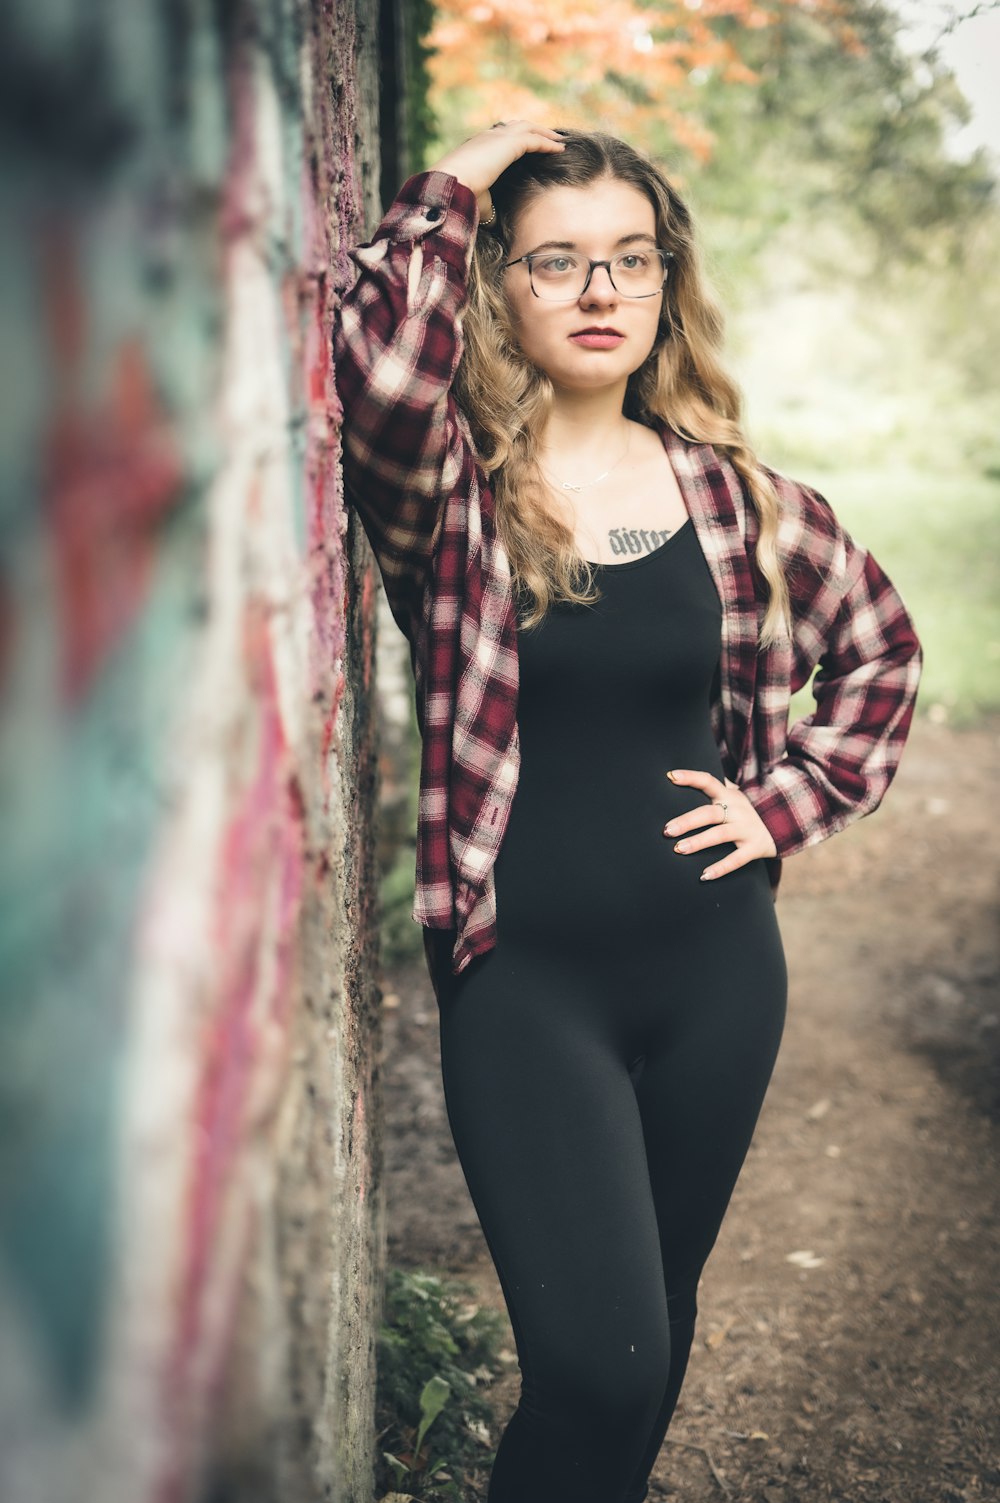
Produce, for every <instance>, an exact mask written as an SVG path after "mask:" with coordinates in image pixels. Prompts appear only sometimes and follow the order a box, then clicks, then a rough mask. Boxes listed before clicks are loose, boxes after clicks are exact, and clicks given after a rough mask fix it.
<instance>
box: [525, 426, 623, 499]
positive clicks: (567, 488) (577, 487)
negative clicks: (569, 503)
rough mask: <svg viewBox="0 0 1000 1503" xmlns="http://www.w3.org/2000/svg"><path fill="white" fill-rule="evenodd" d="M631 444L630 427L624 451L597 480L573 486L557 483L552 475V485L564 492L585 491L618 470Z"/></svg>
mask: <svg viewBox="0 0 1000 1503" xmlns="http://www.w3.org/2000/svg"><path fill="white" fill-rule="evenodd" d="M631 442H632V429H631V427H630V428H629V430H628V438H627V439H626V440H625V448H624V451H623V452H622V453H621V454H619V456H618V458H617V459H616V460H615V462H614V464H613V465H612V466H611V469H608V470H605V471H604V474H603V475H598V477H597V480H584V481H583V482H582V483H581V484H580V485H573V484H572V482H571V481H569V480H558V481H557V480H556V478H555V476H554V475H553V476H552V477H551V479H552V482H553V484H556V485H558V486H559V487H560V488H561V489H562V490H564V491H582V490H586V489H587V487H588V486H591V485H597V484H598V482H599V481H601V480H604V479H606V478H607V476H608V475H610V474H611V470H616V469H617V468H618V466H619V465H620V464H621V462H622V460H623V459H624V458H625V455H626V454H627V453H628V448H629V444H630V443H631ZM539 464H540V465H541V461H540V460H539ZM541 467H542V468H543V469H544V468H545V467H544V465H542V466H541Z"/></svg>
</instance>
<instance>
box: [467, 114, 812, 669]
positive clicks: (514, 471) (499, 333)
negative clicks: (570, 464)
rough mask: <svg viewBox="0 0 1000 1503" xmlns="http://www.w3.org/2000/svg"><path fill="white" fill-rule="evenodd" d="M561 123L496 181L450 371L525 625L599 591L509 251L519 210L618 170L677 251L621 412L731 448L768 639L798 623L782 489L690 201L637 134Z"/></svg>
mask: <svg viewBox="0 0 1000 1503" xmlns="http://www.w3.org/2000/svg"><path fill="white" fill-rule="evenodd" d="M563 134H564V136H565V139H566V146H565V148H564V149H563V150H562V151H561V152H559V153H558V154H555V153H542V152H528V153H526V154H525V155H524V156H523V157H521V158H519V159H518V161H516V162H514V163H513V164H512V165H511V166H510V167H508V168H507V169H506V170H505V171H504V172H503V173H501V174H500V176H499V177H498V178H497V180H496V182H495V183H494V185H493V187H492V188H491V190H490V194H491V197H492V199H493V203H494V205H495V207H496V220H495V222H494V223H493V224H491V225H490V226H489V228H482V229H481V231H480V233H479V234H478V235H477V237H476V244H475V247H474V250H473V255H472V264H471V268H470V276H469V295H468V301H467V304H466V308H465V311H464V314H463V334H464V347H463V352H462V358H461V360H460V362H459V366H458V370H457V371H456V373H455V382H454V391H455V396H456V399H457V401H458V403H459V405H460V407H461V408H462V410H463V412H464V413H465V415H466V417H467V419H468V422H469V426H470V428H471V431H472V436H473V438H474V440H475V443H476V448H477V452H478V454H479V458H480V461H481V463H482V465H483V467H484V469H485V471H486V473H487V475H488V476H489V477H490V484H491V486H492V488H493V493H494V497H495V499H496V525H497V531H498V533H499V536H500V541H501V543H502V544H503V547H504V548H505V550H506V552H507V555H508V558H509V561H510V566H511V574H512V578H513V581H514V587H515V594H516V596H518V597H519V599H520V602H521V605H522V607H523V609H522V613H521V616H520V618H519V619H520V621H521V625H522V626H523V627H525V628H527V627H531V626H535V625H537V624H538V623H539V622H540V621H541V620H543V619H544V616H545V614H546V612H547V610H548V608H549V606H550V605H552V604H554V603H555V602H556V601H560V600H564V601H568V602H573V603H576V604H581V605H589V604H592V603H594V602H595V601H596V600H598V599H600V593H599V591H598V590H597V587H596V584H595V582H594V574H593V570H592V569H591V568H590V565H589V564H588V562H587V560H586V559H583V558H581V556H580V554H579V552H578V550H577V547H576V542H575V538H574V536H573V533H572V530H571V529H570V527H569V526H567V525H566V523H565V522H563V521H561V520H560V519H559V518H558V517H557V516H556V515H555V514H554V511H553V509H552V507H551V504H550V503H549V502H547V501H546V482H545V479H544V477H543V475H542V473H541V470H540V468H539V464H538V439H539V435H540V434H541V433H542V431H543V429H544V427H545V423H546V420H547V418H548V414H549V412H550V411H551V407H552V402H553V387H552V383H551V381H550V380H549V378H548V376H546V374H545V372H544V371H542V370H539V369H538V367H537V366H535V365H534V364H532V362H531V361H529V360H528V359H527V357H526V356H525V355H524V354H523V353H522V352H521V350H520V348H519V345H518V342H517V337H516V334H515V331H514V327H513V324H512V322H511V318H510V314H509V311H508V308H507V304H506V300H505V295H504V289H503V263H504V262H505V261H506V260H508V259H509V255H510V248H511V245H512V243H513V234H512V227H513V226H514V224H515V223H516V220H517V216H518V213H519V212H520V211H521V210H522V209H523V208H524V207H525V206H526V205H527V204H528V203H529V202H532V201H534V199H536V198H537V197H539V196H540V195H541V194H543V193H544V192H545V190H546V188H548V187H552V186H557V185H567V186H569V187H574V188H579V187H585V186H586V185H587V184H589V183H592V182H594V181H596V180H598V179H603V178H617V179H618V180H619V181H621V182H624V183H628V184H630V185H631V186H633V187H635V188H637V189H638V190H639V191H640V192H642V193H644V194H645V195H646V197H647V198H648V199H649V201H650V203H651V204H652V205H653V209H654V212H655V215H656V236H657V244H658V245H662V246H663V247H664V249H667V250H671V251H672V252H673V255H674V259H673V261H672V262H671V265H670V276H669V277H668V279H667V284H666V289H665V296H664V298H663V304H662V309H661V313H660V321H659V324H658V327H657V332H656V337H655V340H654V343H653V347H652V349H651V351H650V353H649V355H648V356H647V358H646V360H645V361H644V362H643V364H642V365H641V366H640V367H639V368H638V369H637V370H635V371H633V372H632V374H631V375H630V377H629V379H628V384H627V387H626V393H625V400H624V403H623V415H624V416H625V417H627V418H631V419H633V420H635V421H637V422H643V423H646V424H647V426H652V425H653V420H655V419H656V418H660V419H662V420H665V421H666V422H667V423H668V424H669V425H670V426H671V427H672V428H673V429H674V430H675V431H676V432H677V433H678V434H680V436H681V437H683V438H687V439H689V440H691V441H693V442H696V443H708V444H712V445H714V446H716V447H718V448H721V449H724V450H725V451H726V453H727V454H728V456H729V458H730V459H731V461H732V463H733V465H734V466H735V468H736V470H737V471H738V473H739V475H740V477H741V480H742V482H743V484H744V486H745V489H746V490H747V491H748V492H749V494H750V496H751V498H752V501H753V504H754V507H755V509H756V512H757V516H758V518H759V524H760V527H759V536H758V539H757V543H756V564H757V569H758V571H759V573H760V575H761V577H762V578H763V580H764V581H765V584H766V588H767V594H768V603H767V608H766V611H765V614H764V618H763V622H762V625H761V631H760V637H759V646H760V647H766V646H769V645H770V644H771V643H772V642H774V641H776V640H778V639H779V638H780V637H782V636H784V635H786V634H788V633H789V632H790V627H791V609H790V603H789V592H788V585H787V582H786V580H785V577H784V572H783V570H782V567H781V562H780V558H779V554H778V547H777V532H778V521H779V510H780V507H779V501H778V496H777V493H776V491H775V489H774V486H773V485H772V483H771V481H770V479H769V478H768V475H767V473H765V471H764V469H763V468H762V467H761V466H760V465H759V463H758V462H757V460H756V458H755V456H754V454H753V452H752V451H751V448H750V445H749V443H748V441H747V438H746V435H745V434H744V431H743V427H742V422H741V416H742V406H743V401H742V394H741V392H740V390H739V388H738V386H737V385H736V383H735V382H734V381H733V380H732V378H731V377H730V376H729V375H728V374H727V373H726V371H725V370H724V369H723V366H722V364H721V362H720V359H719V351H720V349H721V347H722V337H723V317H722V313H721V311H720V309H719V306H718V304H717V302H716V300H715V297H714V295H713V293H712V291H711V289H710V288H709V286H708V283H707V281H706V278H705V274H704V271H703V267H702V256H701V251H700V248H699V246H698V244H697V241H696V239H695V234H694V227H693V224H692V219H691V214H690V212H689V210H688V208H687V206H686V204H685V203H684V201H683V200H682V199H681V197H680V195H679V194H678V193H677V191H676V189H674V188H673V187H672V185H671V184H670V183H669V182H668V181H667V179H666V177H665V176H664V174H663V173H662V171H661V170H660V169H659V168H658V167H657V166H656V164H655V163H654V162H652V161H651V160H649V159H648V158H646V157H644V156H643V155H642V154H641V153H640V152H638V151H637V150H636V149H635V148H634V147H632V146H630V145H629V144H628V143H627V142H625V141H622V140H620V139H619V138H618V137H616V136H610V135H607V134H605V133H603V132H599V131H592V132H585V131H578V130H567V131H565V132H564V133H563Z"/></svg>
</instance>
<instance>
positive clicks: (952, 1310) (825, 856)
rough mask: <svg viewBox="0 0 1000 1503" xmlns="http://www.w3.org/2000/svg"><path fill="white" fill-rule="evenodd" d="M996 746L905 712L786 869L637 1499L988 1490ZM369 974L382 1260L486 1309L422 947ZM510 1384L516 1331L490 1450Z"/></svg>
mask: <svg viewBox="0 0 1000 1503" xmlns="http://www.w3.org/2000/svg"><path fill="white" fill-rule="evenodd" d="M998 753H1000V717H997V718H993V719H991V720H989V721H988V722H986V723H985V724H983V725H981V726H980V727H977V728H976V729H973V730H955V729H951V728H949V727H948V726H947V725H942V724H934V723H932V721H930V720H928V719H927V718H923V719H920V720H918V721H917V723H916V724H915V725H914V727H913V730H912V732H911V735H910V739H909V741H908V743H907V747H906V750H905V752H904V755H903V761H902V764H901V766H900V769H899V772H898V774H897V776H896V779H895V781H894V783H893V785H892V787H891V788H890V790H889V793H888V794H887V796H886V798H885V801H884V803H883V805H882V807H881V808H880V809H879V810H878V811H876V813H875V814H874V815H870V816H868V817H867V818H865V819H862V820H859V821H857V822H856V823H855V824H854V825H852V826H850V827H849V828H848V829H847V830H845V831H843V832H842V833H841V834H839V835H837V836H835V837H833V838H832V839H830V840H828V841H825V842H823V843H822V844H820V845H818V846H815V847H813V848H812V849H810V850H808V851H804V852H801V853H800V854H798V855H797V856H794V857H792V858H790V859H789V860H788V861H786V862H785V865H784V872H783V876H782V883H781V888H780V892H779V896H778V914H779V921H780V925H781V931H782V935H783V938H784V942H785V949H786V954H787V957H788V965H789V977H790V990H789V1009H788V1018H787V1022H786V1026H785V1034H784V1038H783V1040H782V1046H781V1053H780V1055H779V1058H778V1063H777V1066H776V1069H775V1073H774V1077H773V1080H772V1083H771V1087H770V1090H769V1093H768V1096H767V1099H766V1101H765V1104H764V1109H763V1112H762V1114H761V1117H760V1120H759V1123H758V1126H757V1131H756V1134H755V1137H754V1141H753V1144H752V1145H751V1148H750V1152H749V1155H748V1157H747V1160H746V1163H745V1165H744V1168H743V1172H742V1175H741V1178H740V1181H739V1183H738V1185H737V1188H736V1192H735V1195H734V1197H733V1200H732V1203H731V1205H730V1209H729V1212H728V1215H727V1218H726V1222H725V1224H724V1226H723V1230H722V1233H721V1236H720V1238H719V1241H718V1243H717V1244H716V1247H715V1249H714V1251H713V1253H712V1255H711V1258H710V1259H709V1262H708V1265H707V1267H706V1270H705V1273H704V1275H703V1278H702V1283H701V1287H700V1291H699V1306H700V1314H699V1324H698V1331H697V1333H696V1336H695V1345H694V1349H693V1352H692V1356H691V1362H690V1366H689V1369H688V1375H687V1378H686V1381H685V1385H684V1389H683V1392H682V1394H681V1399H680V1403H679V1405H678V1408H677V1411H676V1414H675V1416H674V1420H673V1423H672V1425H671V1428H670V1431H669V1433H668V1437H667V1440H666V1442H665V1443H664V1446H663V1449H662V1451H661V1453H660V1458H659V1461H658V1463H657V1466H656V1469H655V1471H654V1474H653V1480H652V1483H651V1487H650V1498H651V1500H657V1499H663V1498H666V1499H683V1500H684V1503H716V1500H719V1499H723V1498H726V1497H729V1498H733V1499H740V1500H755V1503H756V1500H760V1503H806V1500H808V1503H830V1500H838V1503H840V1500H850V1503H966V1500H975V1503H979V1500H984V1499H1000V1421H998V1395H1000V1313H998V1298H997V1287H996V1281H997V1271H998V1266H1000V1263H998V1250H1000V1176H998V1173H997V1167H998V1160H1000V1152H998V1150H1000V1068H998V1066H1000V984H998V983H1000V880H998V878H1000V840H998V836H997V793H996V790H997V773H998V763H1000V756H998ZM383 985H384V989H385V993H386V995H385V997H384V1007H385V1021H386V1029H385V1082H386V1106H387V1112H388V1119H389V1121H388V1133H389V1141H388V1150H387V1152H388V1158H387V1171H388V1185H389V1189H388V1195H389V1206H388V1218H389V1219H388V1226H389V1257H390V1261H392V1262H394V1263H396V1264H399V1265H403V1266H408V1267H416V1266H419V1267H424V1268H429V1269H431V1270H434V1271H436V1272H439V1273H453V1274H455V1275H457V1276H459V1277H461V1278H464V1279H467V1280H469V1281H470V1282H471V1283H473V1284H474V1286H475V1288H476V1289H477V1291H478V1296H479V1298H480V1299H481V1301H482V1302H483V1303H484V1304H489V1305H491V1306H495V1307H496V1308H497V1309H500V1310H504V1309H505V1306H504V1303H503V1296H502V1293H501V1291H500V1286H499V1283H498V1281H497V1278H496V1275H495V1272H494V1270H493V1265H492V1263H491V1261H490V1258H489V1254H488V1252H487V1249H486V1246H485V1243H484V1241H483V1237H482V1233H481V1231H480V1229H479V1224H478V1221H477V1219H476V1214H475V1211H474V1209H473V1207H472V1204H471V1201H470V1199H469V1196H468V1191H467V1189H466V1186H465V1181H464V1178H463V1176H462V1172H461V1168H460V1166H459V1164H458V1160H457V1157H456V1154H455V1148H454V1144H453V1141H452V1138H451V1134H450V1130H449V1127H448V1123H447V1118H446V1116H445V1111H444V1101H443V1095H442V1089H441V1081H440V1057H439V1054H438V1033H437V1008H436V1003H435V1000H434V996H433V993H432V991H431V989H430V983H429V980H428V979H427V976H426V971H425V968H424V965H423V961H422V959H421V960H419V961H416V962H414V963H413V964H411V965H407V966H400V967H398V968H395V969H394V970H392V971H387V972H386V973H385V975H384V977H383ZM519 1381H520V1376H519V1371H518V1368H517V1365H516V1361H515V1360H514V1358H513V1339H511V1341H510V1359H509V1362H508V1368H507V1372H506V1373H505V1375H504V1376H502V1377H501V1378H499V1379H498V1380H497V1381H496V1382H495V1383H494V1384H493V1385H492V1387H491V1389H490V1390H489V1392H490V1396H491V1401H492V1403H493V1409H494V1415H495V1426H494V1432H493V1437H492V1439H493V1444H494V1445H495V1444H496V1441H497V1440H498V1438H499V1435H500V1433H501V1431H502V1429H503V1426H504V1424H505V1423H506V1421H507V1419H508V1417H509V1415H510V1413H511V1412H512V1410H513V1408H514V1406H515V1404H516V1402H517V1394H518V1386H519ZM475 1497H479V1498H485V1488H483V1489H482V1490H481V1491H479V1492H478V1493H477V1492H475V1491H472V1492H470V1500H471V1499H473V1498H475Z"/></svg>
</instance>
